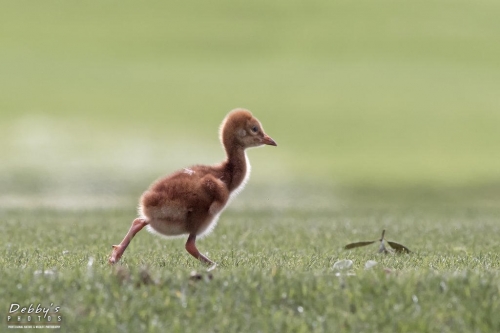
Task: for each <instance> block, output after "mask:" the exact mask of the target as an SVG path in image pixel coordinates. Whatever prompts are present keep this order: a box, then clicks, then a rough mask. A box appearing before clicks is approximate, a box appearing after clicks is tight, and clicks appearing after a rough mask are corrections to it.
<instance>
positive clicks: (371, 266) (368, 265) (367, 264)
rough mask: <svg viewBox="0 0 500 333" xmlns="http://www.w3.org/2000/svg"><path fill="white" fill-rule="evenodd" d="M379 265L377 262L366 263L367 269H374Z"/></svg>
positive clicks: (369, 261)
mask: <svg viewBox="0 0 500 333" xmlns="http://www.w3.org/2000/svg"><path fill="white" fill-rule="evenodd" d="M376 265H377V262H376V261H375V260H368V261H367V262H366V263H365V269H370V268H373V267H375V266H376Z"/></svg>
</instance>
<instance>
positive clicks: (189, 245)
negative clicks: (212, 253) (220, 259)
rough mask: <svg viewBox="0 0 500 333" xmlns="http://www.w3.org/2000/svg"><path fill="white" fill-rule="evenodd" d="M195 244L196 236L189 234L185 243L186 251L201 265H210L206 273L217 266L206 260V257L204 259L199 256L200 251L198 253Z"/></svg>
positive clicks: (201, 255) (202, 256)
mask: <svg viewBox="0 0 500 333" xmlns="http://www.w3.org/2000/svg"><path fill="white" fill-rule="evenodd" d="M195 242H196V234H190V235H189V237H188V240H187V242H186V251H188V252H189V254H190V255H192V256H193V257H195V258H196V259H198V260H199V261H201V262H202V263H204V264H207V265H210V267H209V268H208V271H211V270H213V269H214V268H215V267H216V266H217V264H216V263H214V262H213V261H212V260H210V259H208V258H207V257H205V256H204V255H203V254H201V253H200V251H198V249H197V248H196V244H195Z"/></svg>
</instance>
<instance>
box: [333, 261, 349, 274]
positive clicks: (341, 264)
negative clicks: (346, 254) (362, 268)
mask: <svg viewBox="0 0 500 333" xmlns="http://www.w3.org/2000/svg"><path fill="white" fill-rule="evenodd" d="M352 264H353V262H352V260H349V259H344V260H339V261H337V262H336V263H335V264H333V269H335V270H338V271H345V270H348V269H350V268H351V267H352Z"/></svg>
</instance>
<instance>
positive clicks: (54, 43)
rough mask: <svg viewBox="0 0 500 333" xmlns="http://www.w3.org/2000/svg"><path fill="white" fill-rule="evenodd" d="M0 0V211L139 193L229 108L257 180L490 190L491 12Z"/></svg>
mask: <svg viewBox="0 0 500 333" xmlns="http://www.w3.org/2000/svg"><path fill="white" fill-rule="evenodd" d="M0 4H1V6H0V7H1V10H0V96H1V97H0V131H1V133H2V135H1V139H0V156H1V160H0V188H1V190H0V196H1V197H2V198H3V201H4V202H6V201H8V200H11V201H12V200H14V201H15V199H13V198H16V196H18V198H22V197H24V196H26V195H29V194H33V195H35V196H58V195H59V196H61V197H67V196H72V195H77V194H78V195H81V194H85V195H89V196H94V195H96V196H98V195H110V196H111V197H114V196H118V195H125V194H132V195H134V196H136V195H137V193H140V190H142V189H143V188H145V186H147V184H149V183H150V182H151V180H153V179H155V178H156V177H158V176H160V175H163V174H165V173H168V172H171V171H174V170H176V169H179V168H181V167H184V166H186V165H189V164H195V163H215V162H218V161H220V160H221V159H222V158H223V157H224V155H223V151H222V150H221V149H220V146H219V142H218V135H217V131H218V126H219V124H220V122H221V120H222V119H223V117H224V116H225V114H226V113H227V112H228V111H229V110H231V109H233V108H235V107H245V108H248V109H250V110H251V111H252V112H253V113H254V115H256V116H257V117H258V118H259V119H260V120H261V121H262V123H263V125H264V128H265V129H266V131H267V132H268V134H269V135H271V136H272V137H273V138H274V139H275V140H276V141H277V142H278V144H279V146H278V147H277V148H271V147H266V148H263V149H259V150H255V151H251V152H250V153H249V155H250V160H251V161H252V165H253V176H252V179H251V183H250V184H255V186H257V187H258V186H264V187H278V186H288V185H289V184H292V185H298V186H305V185H312V186H315V184H326V185H328V186H333V187H335V188H364V187H366V188H392V187H397V188H412V187H420V188H426V187H429V188H436V187H437V188H439V187H443V188H470V187H478V188H481V187H484V186H488V187H489V188H490V189H491V188H493V189H494V191H497V192H499V191H500V190H495V189H499V188H500V185H499V184H500V154H499V150H498V147H499V145H500V130H499V128H500V126H499V124H500V110H499V106H500V93H499V92H500V20H499V19H498V17H499V16H498V13H500V2H495V1H435V0H433V1H418V2H414V1H327V0H322V1H263V0H259V1H216V2H209V1H189V2H185V1H168V2H167V1H148V2H133V1H84V2H77V1H43V2H37V1H1V2H0ZM259 184H260V185H259ZM138 191H139V192H138Z"/></svg>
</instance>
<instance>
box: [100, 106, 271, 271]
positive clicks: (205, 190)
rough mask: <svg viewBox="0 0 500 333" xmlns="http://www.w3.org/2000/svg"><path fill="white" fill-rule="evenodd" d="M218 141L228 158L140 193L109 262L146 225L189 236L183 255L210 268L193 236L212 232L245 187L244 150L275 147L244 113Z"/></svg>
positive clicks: (228, 122)
mask: <svg viewBox="0 0 500 333" xmlns="http://www.w3.org/2000/svg"><path fill="white" fill-rule="evenodd" d="M220 139H221V143H222V145H223V147H224V149H225V151H226V155H227V159H226V160H225V161H224V162H222V163H221V164H218V165H215V166H205V165H196V166H192V167H190V168H185V169H182V170H180V171H177V172H175V173H173V174H171V175H169V176H167V177H164V178H161V179H159V180H157V181H156V182H154V183H153V184H152V185H151V186H150V188H149V189H148V190H147V191H146V192H144V194H143V195H142V197H141V200H140V203H139V217H138V218H137V219H135V220H134V222H133V223H132V227H131V228H130V230H129V232H128V233H127V235H126V236H125V238H124V239H123V241H122V243H120V245H115V246H113V247H114V250H113V253H112V254H111V257H110V259H109V261H110V263H115V262H116V261H118V260H119V259H120V257H121V255H122V254H123V252H124V251H125V248H126V247H127V246H128V244H129V242H130V240H131V239H132V238H133V237H134V235H135V234H136V233H137V232H138V231H140V230H141V229H142V228H143V227H145V226H148V229H149V230H150V231H154V232H156V233H158V234H160V235H164V236H167V237H169V236H180V235H184V234H188V235H189V238H188V241H187V243H186V250H187V251H188V252H189V253H190V254H191V255H193V256H194V257H196V258H197V259H200V260H201V261H202V262H205V263H208V264H211V265H212V267H215V266H214V265H215V264H214V263H213V262H212V261H211V260H210V259H208V258H206V257H205V256H203V255H202V254H201V253H199V252H198V250H197V249H196V246H195V240H196V237H197V236H202V235H204V234H207V233H208V232H210V231H211V230H213V228H214V227H215V225H216V223H217V220H218V218H219V215H220V213H221V212H222V211H223V209H224V208H225V206H226V205H227V203H228V202H229V201H230V199H231V198H232V197H234V196H235V195H236V194H237V193H238V192H239V191H240V190H241V189H242V188H243V187H244V186H245V184H246V182H247V180H248V177H249V175H250V164H249V163H248V158H247V156H246V153H245V149H246V148H250V147H257V146H260V145H263V144H267V145H273V146H275V145H276V143H275V142H274V141H273V140H272V139H271V138H270V137H269V136H267V135H266V134H265V133H264V131H263V130H262V125H261V124H260V122H259V121H258V120H257V119H255V118H254V117H253V116H252V114H251V113H250V112H249V111H247V110H243V109H238V110H233V111H231V112H230V113H229V114H228V115H227V117H226V118H225V119H224V121H223V123H222V125H221V128H220Z"/></svg>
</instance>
